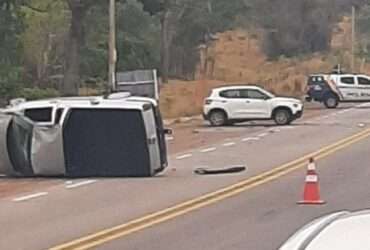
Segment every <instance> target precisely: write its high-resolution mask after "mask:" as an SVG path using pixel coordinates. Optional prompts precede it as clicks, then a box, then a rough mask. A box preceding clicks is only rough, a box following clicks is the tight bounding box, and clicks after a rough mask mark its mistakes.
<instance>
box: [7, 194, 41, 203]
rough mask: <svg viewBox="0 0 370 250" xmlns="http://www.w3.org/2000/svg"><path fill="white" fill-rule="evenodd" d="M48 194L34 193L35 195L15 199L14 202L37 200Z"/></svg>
mask: <svg viewBox="0 0 370 250" xmlns="http://www.w3.org/2000/svg"><path fill="white" fill-rule="evenodd" d="M47 194H48V193H47V192H39V193H34V194H30V195H25V196H20V197H17V198H14V199H13V201H14V202H21V201H27V200H31V199H35V198H38V197H41V196H45V195H47Z"/></svg>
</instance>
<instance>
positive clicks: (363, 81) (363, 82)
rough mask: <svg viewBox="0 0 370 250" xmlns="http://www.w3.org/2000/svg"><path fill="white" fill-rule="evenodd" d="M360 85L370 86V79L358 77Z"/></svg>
mask: <svg viewBox="0 0 370 250" xmlns="http://www.w3.org/2000/svg"><path fill="white" fill-rule="evenodd" d="M357 79H358V84H360V85H370V79H368V78H365V77H358V78H357Z"/></svg>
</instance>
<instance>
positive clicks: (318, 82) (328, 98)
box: [306, 74, 370, 108]
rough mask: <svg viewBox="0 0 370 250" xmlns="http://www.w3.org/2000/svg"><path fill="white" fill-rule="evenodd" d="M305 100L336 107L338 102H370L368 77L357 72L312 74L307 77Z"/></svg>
mask: <svg viewBox="0 0 370 250" xmlns="http://www.w3.org/2000/svg"><path fill="white" fill-rule="evenodd" d="M306 100H307V101H317V102H322V103H324V105H325V106H326V107H327V108H336V107H337V106H338V104H339V102H370V77H369V76H366V75H360V74H359V75H357V74H314V75H310V76H309V77H308V83H307V96H306Z"/></svg>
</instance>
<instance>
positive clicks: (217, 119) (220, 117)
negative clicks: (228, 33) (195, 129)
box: [209, 110, 228, 127]
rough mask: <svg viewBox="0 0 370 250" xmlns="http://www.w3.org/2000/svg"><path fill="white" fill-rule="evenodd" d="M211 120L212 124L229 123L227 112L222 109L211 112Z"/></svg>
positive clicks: (216, 125)
mask: <svg viewBox="0 0 370 250" xmlns="http://www.w3.org/2000/svg"><path fill="white" fill-rule="evenodd" d="M209 122H210V123H211V125H212V126H215V127H219V126H223V125H225V124H227V123H228V120H227V116H226V113H225V112H224V111H222V110H215V111H212V112H211V113H210V114H209Z"/></svg>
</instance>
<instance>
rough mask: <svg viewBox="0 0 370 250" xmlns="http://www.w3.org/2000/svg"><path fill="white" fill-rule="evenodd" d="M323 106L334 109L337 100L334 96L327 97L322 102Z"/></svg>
mask: <svg viewBox="0 0 370 250" xmlns="http://www.w3.org/2000/svg"><path fill="white" fill-rule="evenodd" d="M324 104H325V106H326V107H327V108H329V109H335V108H336V107H337V106H338V98H337V97H336V96H335V95H328V96H327V97H326V98H325V100H324Z"/></svg>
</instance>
